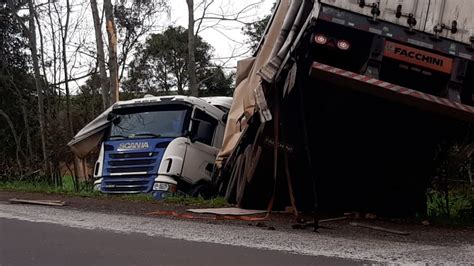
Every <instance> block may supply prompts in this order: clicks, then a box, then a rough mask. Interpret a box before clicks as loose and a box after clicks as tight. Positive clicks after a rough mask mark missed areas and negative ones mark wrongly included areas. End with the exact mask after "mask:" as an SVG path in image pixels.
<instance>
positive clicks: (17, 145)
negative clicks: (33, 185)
mask: <svg viewBox="0 0 474 266" xmlns="http://www.w3.org/2000/svg"><path fill="white" fill-rule="evenodd" d="M0 115H1V116H3V117H4V118H5V120H7V124H8V126H10V129H11V131H12V135H13V139H14V140H15V144H16V163H17V164H18V172H19V173H20V179H22V178H23V165H22V164H21V160H20V139H19V138H18V134H17V133H16V130H15V127H14V125H13V123H12V120H11V119H10V117H9V116H8V115H7V114H6V113H5V112H4V111H3V110H2V109H0Z"/></svg>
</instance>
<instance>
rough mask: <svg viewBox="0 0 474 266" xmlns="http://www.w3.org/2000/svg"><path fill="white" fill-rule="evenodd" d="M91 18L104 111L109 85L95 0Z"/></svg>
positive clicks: (93, 0)
mask: <svg viewBox="0 0 474 266" xmlns="http://www.w3.org/2000/svg"><path fill="white" fill-rule="evenodd" d="M91 8H92V18H93V20H94V30H95V41H96V47H97V64H98V66H99V76H100V87H101V92H102V105H103V108H104V110H105V109H107V107H109V105H110V104H109V102H110V101H109V86H108V85H109V84H108V79H107V72H106V68H105V54H104V41H103V39H102V28H101V23H100V18H99V11H98V9H97V0H91Z"/></svg>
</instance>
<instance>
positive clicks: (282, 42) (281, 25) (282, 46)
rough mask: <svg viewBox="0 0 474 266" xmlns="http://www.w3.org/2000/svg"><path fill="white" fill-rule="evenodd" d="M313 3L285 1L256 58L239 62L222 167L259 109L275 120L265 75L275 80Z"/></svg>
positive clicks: (220, 159)
mask: <svg viewBox="0 0 474 266" xmlns="http://www.w3.org/2000/svg"><path fill="white" fill-rule="evenodd" d="M310 2H311V1H303V0H293V1H291V0H281V1H280V2H279V3H278V6H277V9H276V11H275V12H274V14H273V17H272V20H271V22H270V27H269V28H267V31H266V34H265V37H264V39H263V42H262V43H261V45H260V47H259V50H258V52H257V55H256V57H253V58H248V59H245V60H242V61H240V62H239V63H238V65H237V79H236V81H237V82H236V89H235V91H234V96H233V98H234V102H233V103H232V107H231V109H230V112H229V118H228V121H227V126H226V130H225V134H224V142H223V145H222V148H221V150H220V152H219V154H218V156H217V159H216V164H217V166H218V167H221V166H222V162H223V160H224V159H225V158H227V157H229V155H230V154H231V153H232V151H233V150H234V148H235V146H236V144H237V143H238V141H239V138H240V136H241V132H242V130H243V129H244V128H245V127H246V119H247V118H249V117H250V116H252V115H253V114H254V112H255V111H256V109H258V110H259V111H260V114H261V118H262V121H268V120H270V119H271V114H270V112H269V111H268V110H265V109H266V108H267V107H266V102H265V99H264V96H263V89H262V78H263V80H264V81H265V82H267V84H269V83H272V82H273V81H274V78H275V76H276V75H277V72H278V70H279V69H280V67H281V65H282V63H283V60H284V58H285V57H286V56H287V54H288V52H289V51H290V48H291V46H292V44H293V43H294V40H295V38H297V35H298V33H299V32H300V30H301V28H302V24H303V23H304V22H305V21H307V17H304V16H303V14H304V12H303V11H304V9H305V8H307V7H308V5H310ZM311 5H312V4H311ZM256 95H257V97H256Z"/></svg>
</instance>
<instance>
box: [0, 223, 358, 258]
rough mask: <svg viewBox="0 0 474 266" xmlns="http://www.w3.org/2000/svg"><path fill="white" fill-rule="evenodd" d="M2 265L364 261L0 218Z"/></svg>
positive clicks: (0, 256) (0, 255)
mask: <svg viewBox="0 0 474 266" xmlns="http://www.w3.org/2000/svg"><path fill="white" fill-rule="evenodd" d="M0 235H1V237H0V265H2V266H4V265H5V266H6V265H317V264H319V265H359V264H361V263H362V262H361V261H355V260H348V259H339V258H330V257H323V256H303V255H295V254H290V253H286V252H278V251H269V250H261V249H255V248H245V247H235V246H228V245H221V244H211V243H204V242H193V241H186V240H176V239H169V238H165V237H158V236H147V235H145V234H141V233H120V232H112V231H105V230H100V229H93V230H88V229H78V228H71V227H66V226H60V225H57V224H50V223H42V222H27V221H20V220H15V219H4V218H0Z"/></svg>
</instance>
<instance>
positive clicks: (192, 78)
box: [186, 0, 199, 97]
mask: <svg viewBox="0 0 474 266" xmlns="http://www.w3.org/2000/svg"><path fill="white" fill-rule="evenodd" d="M186 2H187V4H188V19H189V21H188V23H189V25H188V75H189V92H190V94H191V96H196V97H197V96H199V88H198V84H197V77H196V58H195V54H194V52H195V50H196V47H195V46H196V45H195V36H194V0H186Z"/></svg>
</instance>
